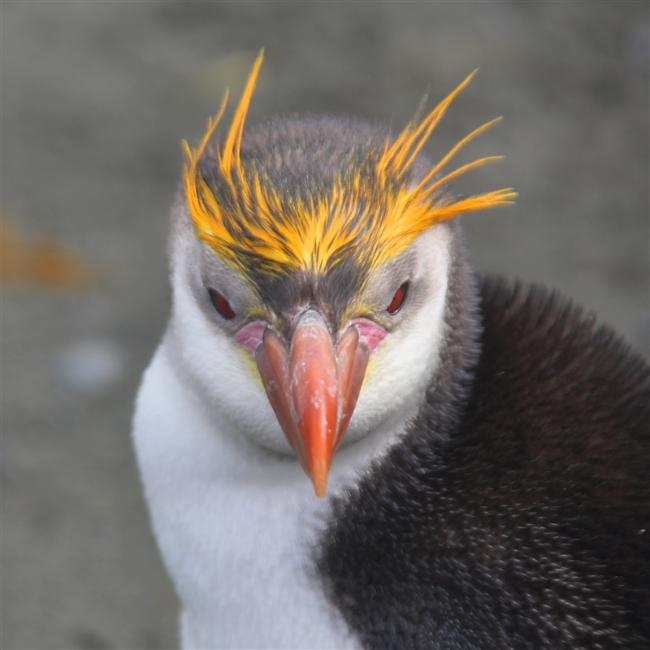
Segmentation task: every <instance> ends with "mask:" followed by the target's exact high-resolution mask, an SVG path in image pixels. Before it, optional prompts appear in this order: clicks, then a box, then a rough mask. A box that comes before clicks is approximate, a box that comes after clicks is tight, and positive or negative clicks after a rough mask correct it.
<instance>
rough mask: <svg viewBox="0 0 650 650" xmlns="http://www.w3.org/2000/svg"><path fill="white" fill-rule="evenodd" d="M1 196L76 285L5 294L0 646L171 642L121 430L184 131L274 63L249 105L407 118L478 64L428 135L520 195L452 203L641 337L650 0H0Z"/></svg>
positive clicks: (160, 283) (169, 604)
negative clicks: (63, 263)
mask: <svg viewBox="0 0 650 650" xmlns="http://www.w3.org/2000/svg"><path fill="white" fill-rule="evenodd" d="M0 11H1V13H0V20H1V30H2V31H1V35H0V36H1V39H2V40H1V42H0V56H1V78H0V92H1V100H2V114H1V120H2V121H1V124H0V126H1V133H0V134H1V161H0V163H1V167H0V179H1V181H2V196H1V199H0V207H1V209H2V212H3V214H4V215H6V218H9V219H11V221H12V223H13V224H14V226H15V228H17V229H18V230H20V232H21V234H22V235H23V236H25V237H30V238H50V239H54V240H57V241H61V242H64V243H65V244H66V245H68V246H69V247H70V248H72V249H73V250H75V251H77V252H78V254H79V255H81V256H82V257H83V258H84V259H85V260H87V262H88V263H89V264H90V265H91V266H92V268H93V269H94V272H95V276H94V280H93V283H92V285H91V287H90V289H89V290H87V291H82V292H72V293H70V292H68V293H65V292H56V291H51V290H48V289H46V288H43V287H35V286H31V287H29V286H23V287H9V288H5V289H4V290H3V294H2V305H1V309H2V322H1V325H2V377H1V379H2V391H1V399H2V457H1V458H2V466H1V471H2V474H1V486H2V538H1V539H2V547H1V552H2V556H1V559H2V578H1V580H2V582H1V586H2V632H1V633H2V641H1V643H0V645H1V646H2V647H3V648H70V647H75V648H89V649H91V648H94V649H99V648H161V647H172V646H173V645H174V643H175V617H176V602H175V597H174V594H173V591H172V589H171V586H170V584H169V582H168V581H167V579H166V577H165V575H164V572H163V568H162V565H161V563H160V560H159V559H158V555H157V552H156V548H155V546H154V543H153V539H152V536H151V534H150V532H149V529H148V524H147V515H146V511H145V508H144V504H143V501H142V497H141V494H140V489H139V485H138V481H137V476H136V471H135V467H134V462H133V457H132V453H131V448H130V442H129V420H130V417H131V409H132V400H133V395H134V393H135V390H136V388H137V384H138V379H139V377H140V374H141V372H142V370H143V368H144V367H145V365H146V363H147V360H148V359H149V357H150V356H151V354H152V351H153V349H154V346H155V345H156V342H157V340H158V338H159V337H160V334H161V332H162V329H163V327H164V322H165V317H166V313H167V308H168V300H169V293H168V288H167V277H166V266H165V235H166V230H167V208H168V205H169V203H170V200H171V198H172V194H173V191H174V187H175V183H176V178H177V174H178V171H179V167H180V161H181V156H180V148H179V140H180V138H181V137H190V139H195V138H196V137H197V136H198V134H199V133H200V131H201V129H202V127H203V125H204V121H205V118H206V116H207V115H208V114H209V113H211V112H214V110H215V108H216V106H217V103H218V99H219V97H220V95H221V93H222V91H223V89H224V86H226V85H230V86H232V87H233V88H234V89H239V88H240V87H241V83H242V80H243V78H244V76H245V74H246V72H247V69H248V66H249V65H250V62H251V60H252V57H253V55H254V53H255V51H256V50H257V49H258V48H259V47H260V46H262V45H264V46H266V51H267V61H266V63H265V66H264V69H263V73H262V78H261V81H260V84H259V87H258V92H257V95H256V98H255V100H254V104H253V109H252V115H251V119H253V120H255V119H256V118H261V117H263V116H266V115H269V114H271V113H277V112H294V111H296V112H304V111H309V112H331V113H351V114H354V115H358V116H367V117H369V118H372V119H377V120H385V121H389V122H391V123H392V124H394V125H396V126H398V125H401V124H403V123H404V121H405V120H406V119H407V118H408V117H410V115H411V113H412V112H413V110H414V109H415V107H416V106H417V105H418V103H419V101H420V98H421V96H422V95H423V94H424V93H425V92H429V93H430V97H431V101H433V100H434V99H436V98H439V97H441V96H442V95H443V94H445V93H446V92H447V91H448V90H449V89H450V88H451V87H452V86H453V85H454V84H456V83H457V82H458V81H459V80H460V79H462V78H463V76H464V75H465V74H466V73H467V72H468V71H469V70H471V69H473V68H474V67H476V66H477V65H480V66H481V73H480V75H479V77H478V78H477V79H476V80H475V82H474V83H473V85H472V87H471V88H470V89H468V91H467V92H466V93H464V95H463V96H462V97H461V98H460V100H459V101H458V102H457V105H456V106H455V108H454V109H453V110H452V112H451V113H450V115H449V117H448V119H446V121H445V122H444V124H443V125H442V127H441V129H440V132H439V134H437V135H436V136H435V138H434V140H433V141H432V142H431V146H430V147H429V151H430V152H431V153H432V155H435V154H436V153H439V152H441V151H443V150H444V148H445V146H449V145H450V143H452V142H453V141H454V140H455V139H457V138H458V137H459V136H460V135H461V134H462V133H464V132H466V131H468V130H470V129H471V128H473V127H474V126H475V125H477V124H478V123H480V122H481V121H483V120H485V119H487V118H489V117H492V116H494V115H498V114H503V115H505V117H506V120H505V121H504V123H503V124H502V125H501V126H499V127H497V129H495V130H494V131H492V132H491V133H490V134H489V135H487V136H485V137H484V138H483V140H482V141H481V143H478V144H477V145H476V146H474V147H473V148H472V154H480V153H487V152H497V153H504V154H506V155H507V160H506V161H505V162H504V163H503V164H501V165H500V166H499V167H498V168H492V169H490V170H485V171H481V172H479V173H475V174H474V175H473V176H472V177H471V178H468V179H466V180H465V181H464V182H463V184H461V185H460V186H459V189H461V190H462V188H463V187H465V188H468V189H469V188H472V189H479V188H485V189H487V188H493V187H497V186H501V185H504V184H505V185H510V184H512V185H513V186H514V187H515V188H516V189H517V190H518V191H519V192H520V194H521V197H520V200H519V201H518V204H517V206H516V207H515V208H511V209H506V210H499V211H494V212H492V213H489V214H483V215H480V216H476V217H468V218H466V219H465V223H466V226H467V234H468V240H469V244H470V247H471V250H472V254H473V258H474V260H475V263H476V265H477V266H478V268H480V269H482V270H485V271H490V272H498V273H504V274H506V275H509V276H519V277H522V278H524V279H526V280H538V281H541V282H543V283H546V284H550V285H555V286H557V287H559V288H561V289H563V290H564V291H566V292H567V293H569V294H570V295H572V296H574V297H575V298H576V299H578V300H579V301H580V302H582V303H584V304H585V305H587V306H588V307H590V308H592V309H594V310H595V311H596V312H597V313H598V314H599V315H600V316H601V317H602V319H604V320H606V321H608V322H610V323H612V324H613V325H614V326H615V327H616V328H617V329H618V330H619V331H620V332H621V333H622V334H623V335H624V336H625V337H627V339H628V340H629V341H630V343H631V344H632V345H633V346H634V347H635V348H636V349H637V350H639V351H640V352H641V353H642V354H644V355H646V356H647V355H648V341H649V339H648V240H649V225H648V108H649V105H648V34H649V32H648V29H649V28H648V4H647V3H646V2H623V1H621V2H599V3H595V2H594V3H588V2H577V1H576V2H566V3H559V2H554V3H546V4H540V3H533V2H498V3H497V2H495V3H490V2H473V3H464V2H455V3H452V2H445V3H429V4H422V3H405V2H404V3H397V2H394V3H374V4H373V3H367V2H364V3H355V4H352V3H338V2H331V3H313V4H311V3H310V4H307V3H304V4H289V3H283V4H280V3H269V2H256V3H240V4H235V3H220V4H217V3H211V4H210V3H200V2H193V3H181V2H167V3H155V2H131V3H129V2H25V1H23V2H7V1H5V2H3V3H2V5H1V6H0Z"/></svg>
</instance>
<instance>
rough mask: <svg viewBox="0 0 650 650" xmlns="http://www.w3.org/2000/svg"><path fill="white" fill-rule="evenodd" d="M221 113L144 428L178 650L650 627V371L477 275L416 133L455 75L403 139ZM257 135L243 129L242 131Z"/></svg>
mask: <svg viewBox="0 0 650 650" xmlns="http://www.w3.org/2000/svg"><path fill="white" fill-rule="evenodd" d="M261 64H262V54H261V53H260V55H259V56H258V57H257V59H256V61H255V63H254V65H253V68H252V70H251V73H250V75H249V77H248V80H247V82H246V85H245V87H244V90H243V92H242V95H241V98H240V100H239V102H238V104H237V106H236V107H235V110H234V111H233V115H232V119H231V123H230V126H229V128H227V129H219V128H218V127H219V124H220V123H221V121H222V117H223V115H224V112H225V110H226V105H227V101H228V95H227V93H226V95H224V99H223V101H222V103H221V106H220V108H219V111H218V113H217V115H216V116H215V117H214V118H213V119H211V120H210V121H209V122H208V127H207V130H206V132H205V134H204V136H203V138H202V139H201V141H200V142H199V144H198V145H197V146H196V147H195V148H192V147H190V146H189V145H188V144H187V143H185V144H184V146H185V155H186V160H185V166H184V169H183V175H182V182H181V184H180V187H179V191H178V193H177V197H176V199H175V202H174V205H173V208H172V219H171V235H170V244H169V254H170V262H171V264H170V267H171V272H170V278H171V286H172V309H171V316H170V319H169V323H168V326H167V328H166V330H165V333H164V335H163V338H162V341H161V343H160V345H159V347H158V349H157V351H156V352H155V355H154V357H153V360H152V361H151V364H150V365H149V367H148V369H147V370H146V371H145V374H144V377H143V380H142V384H141V386H140V389H139V393H138V396H137V400H136V408H135V415H134V423H133V442H134V447H135V452H136V456H137V460H138V465H139V470H140V474H141V478H142V484H143V488H144V493H145V497H146V501H147V504H148V508H149V512H150V516H151V523H152V527H153V531H154V534H155V537H156V540H157V543H158V546H159V548H160V552H161V556H162V559H163V561H164V564H165V566H166V569H167V571H168V573H169V575H170V577H171V579H172V581H173V584H174V586H175V588H176V591H177V594H178V597H179V600H180V603H181V613H180V620H179V634H180V645H181V646H182V647H183V648H369V649H377V650H379V649H381V650H387V649H393V648H394V649H399V650H402V649H410V648H413V649H420V648H431V649H436V650H442V649H445V650H479V649H481V650H483V649H487V648H499V649H501V648H503V649H510V648H512V649H517V650H519V649H522V648H523V649H526V648H531V649H532V648H548V649H554V650H558V649H565V648H566V649H569V648H571V649H592V650H606V649H607V650H610V649H614V648H620V649H621V650H623V649H625V650H635V649H638V650H640V649H642V648H648V647H650V545H649V542H650V479H649V475H650V430H649V429H650V427H649V423H650V368H649V367H648V365H647V364H646V363H645V361H644V360H643V359H642V358H641V357H640V356H639V355H637V354H636V353H634V352H633V351H632V350H631V349H630V347H629V346H628V345H627V344H626V343H625V342H624V341H622V340H621V338H619V337H618V336H617V335H616V334H615V333H614V332H613V331H612V330H610V329H609V328H608V327H606V326H604V325H601V324H599V323H597V322H596V320H595V318H594V316H593V315H592V314H590V313H588V312H586V311H584V310H582V309H581V308H580V307H578V306H576V305H575V304H573V303H572V302H571V301H570V300H568V299H567V298H565V297H563V296H562V295H560V294H558V293H556V292H554V291H549V290H547V289H545V288H543V287H541V286H527V285H524V284H521V283H516V282H514V283H513V282H508V281H505V280H502V279H499V278H482V277H479V276H477V275H476V274H475V273H474V272H473V270H472V268H471V266H470V263H469V260H468V255H467V253H466V251H465V248H464V245H463V241H462V233H461V231H460V226H459V224H458V220H457V219H456V218H455V217H457V216H459V215H461V214H465V213H469V212H473V211H478V210H483V209H486V208H491V207H494V206H501V205H507V204H510V203H512V202H513V201H514V199H515V197H516V194H515V193H514V192H513V191H512V190H511V189H508V188H505V189H501V190H496V191H491V192H485V193H482V194H476V195H472V196H467V197H457V196H454V195H453V194H452V193H451V191H450V189H449V187H450V183H451V182H452V181H453V180H454V179H455V178H457V177H458V176H460V175H461V174H464V173H466V172H468V171H470V170H472V169H475V168H476V167H479V166H481V165H483V164H485V163H489V162H492V161H493V160H496V157H488V158H481V159H478V160H476V161H474V162H471V163H466V164H464V165H461V166H459V167H457V168H455V169H453V170H451V171H449V169H448V165H449V163H450V161H451V160H452V158H453V157H454V156H455V154H456V153H457V152H458V151H460V149H461V148H463V147H464V146H465V145H466V144H468V143H469V142H470V141H471V140H473V139H474V138H475V137H477V136H478V135H480V134H481V133H483V132H484V131H485V130H486V129H487V128H489V127H490V126H491V125H492V124H493V123H494V121H491V122H488V123H486V124H485V125H483V126H480V127H479V128H478V129H475V130H474V131H472V132H470V133H469V134H468V135H467V136H466V137H464V138H463V139H461V140H460V142H459V143H458V144H457V145H455V146H454V147H453V148H452V149H451V150H450V151H449V152H448V153H447V154H446V155H445V156H443V158H442V159H441V160H440V161H439V162H437V163H435V164H432V163H431V162H430V161H429V160H428V159H427V158H426V156H425V155H424V154H423V152H422V150H423V148H424V146H425V144H426V143H427V141H428V140H429V137H430V136H431V134H432V132H433V130H434V129H435V128H436V126H437V125H438V123H439V122H440V121H441V119H442V118H443V117H444V115H445V113H446V112H447V110H448V109H449V107H450V105H451V104H452V102H453V100H454V99H455V98H456V97H457V96H458V94H459V93H460V92H461V91H462V90H463V88H465V86H466V85H467V84H468V83H469V82H470V80H471V78H472V76H473V75H470V76H469V77H468V78H466V79H465V80H464V81H463V82H462V83H461V84H460V85H459V86H457V87H456V88H455V89H454V90H453V91H452V92H451V93H450V94H449V95H448V96H447V97H446V98H445V99H444V100H442V101H441V102H440V103H439V104H438V105H437V106H436V107H435V108H434V109H433V110H431V111H430V112H428V113H427V114H426V115H424V116H422V115H418V116H416V117H415V118H414V119H413V120H412V121H411V122H410V123H409V124H407V126H406V127H405V128H404V129H403V130H402V131H401V132H400V133H398V134H397V135H394V134H391V133H390V132H389V131H388V130H387V129H385V128H383V127H381V126H377V125H372V124H369V123H366V122H363V121H360V120H354V119H343V118H333V117H279V118H275V119H272V120H270V121H268V122H264V123H261V124H259V125H252V126H251V127H248V126H247V127H246V129H244V127H245V124H246V115H247V112H248V107H249V105H250V102H251V98H252V95H253V90H254V87H255V83H256V79H257V77H258V74H259V70H260V66H261ZM244 130H245V133H244Z"/></svg>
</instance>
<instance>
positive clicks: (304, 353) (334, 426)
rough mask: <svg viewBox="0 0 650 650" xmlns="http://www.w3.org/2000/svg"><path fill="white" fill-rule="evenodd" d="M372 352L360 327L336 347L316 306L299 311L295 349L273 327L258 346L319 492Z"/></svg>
mask: <svg viewBox="0 0 650 650" xmlns="http://www.w3.org/2000/svg"><path fill="white" fill-rule="evenodd" d="M368 354H369V353H368V348H367V347H366V345H364V344H362V343H360V342H359V334H358V331H357V329H356V327H354V326H350V327H349V328H348V329H347V330H346V331H345V332H344V333H343V335H342V336H341V337H340V338H339V340H338V342H337V343H336V346H335V345H334V342H333V341H332V337H331V336H330V333H329V330H328V329H327V325H326V324H325V321H324V320H323V317H322V316H321V315H320V314H319V313H318V312H317V311H315V310H313V309H310V310H308V311H306V312H304V313H303V314H301V315H300V316H299V318H298V321H297V323H296V324H295V327H294V329H293V334H292V337H291V345H290V346H289V349H287V346H286V345H285V343H284V341H283V340H282V338H280V336H278V334H276V333H275V332H274V331H273V330H272V329H270V328H267V329H266V330H265V332H264V336H263V339H262V344H261V345H260V346H259V347H258V348H257V351H256V354H255V358H256V361H257V368H258V370H259V373H260V376H261V378H262V383H263V384H264V389H265V390H266V394H267V396H268V398H269V401H270V403H271V406H272V407H273V410H274V411H275V415H276V417H277V418H278V422H279V423H280V426H281V427H282V430H283V431H284V434H285V435H286V437H287V440H288V441H289V444H290V445H291V447H292V448H293V450H294V451H295V453H296V455H297V456H298V460H299V461H300V464H301V465H302V467H303V469H304V470H305V472H306V474H307V475H308V476H309V477H310V478H311V480H312V483H313V485H314V491H315V492H316V495H317V496H319V497H322V496H325V494H326V493H327V477H328V474H329V469H330V465H331V462H332V456H333V454H334V452H335V451H336V448H337V447H338V445H339V444H340V443H341V440H342V439H343V435H344V434H345V431H346V429H347V427H348V424H349V422H350V418H351V417H352V412H353V411H354V407H355V405H356V403H357V398H358V397H359V391H360V390H361V384H362V383H363V377H364V375H365V372H366V366H367V365H368Z"/></svg>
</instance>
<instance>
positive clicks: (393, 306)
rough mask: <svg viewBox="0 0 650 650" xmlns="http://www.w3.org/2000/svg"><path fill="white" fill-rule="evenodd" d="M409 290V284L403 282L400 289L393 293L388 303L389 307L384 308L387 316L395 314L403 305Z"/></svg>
mask: <svg viewBox="0 0 650 650" xmlns="http://www.w3.org/2000/svg"><path fill="white" fill-rule="evenodd" d="M408 290H409V283H408V282H405V283H404V284H402V285H401V286H400V288H399V289H398V290H397V291H396V292H395V295H394V296H393V299H392V300H391V301H390V305H388V307H386V311H387V312H388V313H389V314H396V313H397V312H398V311H399V310H400V309H401V307H402V305H403V304H404V301H405V300H406V294H407V293H408Z"/></svg>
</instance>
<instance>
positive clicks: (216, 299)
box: [208, 289, 235, 320]
mask: <svg viewBox="0 0 650 650" xmlns="http://www.w3.org/2000/svg"><path fill="white" fill-rule="evenodd" d="M208 293H209V294H210V300H212V304H213V305H214V308H215V309H216V310H217V312H218V313H219V315H220V316H221V317H222V318H225V319H226V320H232V319H233V318H234V317H235V310H234V309H233V308H232V307H231V306H230V303H229V302H228V301H227V300H226V298H225V297H224V296H223V295H222V294H220V293H219V292H218V291H215V290H214V289H208Z"/></svg>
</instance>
